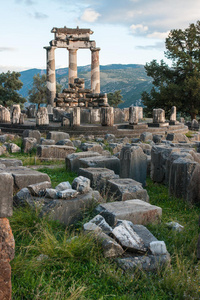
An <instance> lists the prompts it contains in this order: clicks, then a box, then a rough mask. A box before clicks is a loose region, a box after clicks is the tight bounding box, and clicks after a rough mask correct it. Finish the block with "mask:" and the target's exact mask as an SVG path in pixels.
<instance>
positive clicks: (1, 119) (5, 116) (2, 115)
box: [0, 105, 10, 123]
mask: <svg viewBox="0 0 200 300" xmlns="http://www.w3.org/2000/svg"><path fill="white" fill-rule="evenodd" d="M0 123H10V112H9V110H8V109H7V108H5V107H3V106H2V105H0Z"/></svg>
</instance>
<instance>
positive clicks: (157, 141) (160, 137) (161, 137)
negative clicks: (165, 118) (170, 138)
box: [153, 134, 163, 144]
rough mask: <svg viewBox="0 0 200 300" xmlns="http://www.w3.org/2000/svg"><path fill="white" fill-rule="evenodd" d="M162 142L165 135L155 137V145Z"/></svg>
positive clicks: (155, 135)
mask: <svg viewBox="0 0 200 300" xmlns="http://www.w3.org/2000/svg"><path fill="white" fill-rule="evenodd" d="M162 140H163V135H158V134H154V135H153V142H154V143H155V144H160V143H161V141H162Z"/></svg>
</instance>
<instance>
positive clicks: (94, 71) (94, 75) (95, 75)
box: [91, 48, 101, 93]
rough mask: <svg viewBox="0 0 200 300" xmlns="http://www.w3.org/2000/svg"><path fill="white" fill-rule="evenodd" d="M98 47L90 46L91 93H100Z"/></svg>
mask: <svg viewBox="0 0 200 300" xmlns="http://www.w3.org/2000/svg"><path fill="white" fill-rule="evenodd" d="M100 50H101V49H100V48H91V54H92V60H91V90H92V93H100V68H99V51H100Z"/></svg>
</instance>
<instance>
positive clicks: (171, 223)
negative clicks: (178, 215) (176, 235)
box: [166, 222, 184, 232]
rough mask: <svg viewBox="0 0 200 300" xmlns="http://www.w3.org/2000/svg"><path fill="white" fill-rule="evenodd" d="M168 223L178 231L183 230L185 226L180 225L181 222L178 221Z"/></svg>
mask: <svg viewBox="0 0 200 300" xmlns="http://www.w3.org/2000/svg"><path fill="white" fill-rule="evenodd" d="M166 225H167V226H168V227H169V228H171V229H173V230H176V231H178V232H180V231H182V230H183V229H184V226H182V225H180V224H179V223H177V222H169V223H166Z"/></svg>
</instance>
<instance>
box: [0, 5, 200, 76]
mask: <svg viewBox="0 0 200 300" xmlns="http://www.w3.org/2000/svg"><path fill="white" fill-rule="evenodd" d="M0 5H1V6H0V12H1V13H0V24H1V39H0V72H6V71H7V70H15V71H21V70H25V69H29V68H45V67H46V53H45V50H44V49H43V47H44V46H48V44H49V41H50V40H52V39H53V34H52V33H51V32H50V31H51V29H52V28H53V27H64V26H66V27H70V28H75V27H76V26H79V27H80V28H91V29H92V30H93V31H94V34H93V35H92V36H91V39H94V40H95V41H96V44H97V46H98V47H100V48H101V52H100V63H101V64H102V65H107V64H113V63H121V64H145V63H146V62H150V61H151V60H152V59H157V60H160V59H162V58H164V55H163V54H164V50H165V48H164V41H165V38H166V37H167V35H168V33H169V31H170V30H171V29H178V28H182V29H184V28H186V27H188V25H189V24H190V23H196V21H197V20H198V19H199V18H200V1H199V0H190V1H189V0H7V1H3V0H1V1H0ZM67 52H68V51H67V50H65V49H57V50H56V67H57V68H61V67H67V66H68V53H67ZM87 64H90V51H89V50H80V51H78V65H87Z"/></svg>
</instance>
